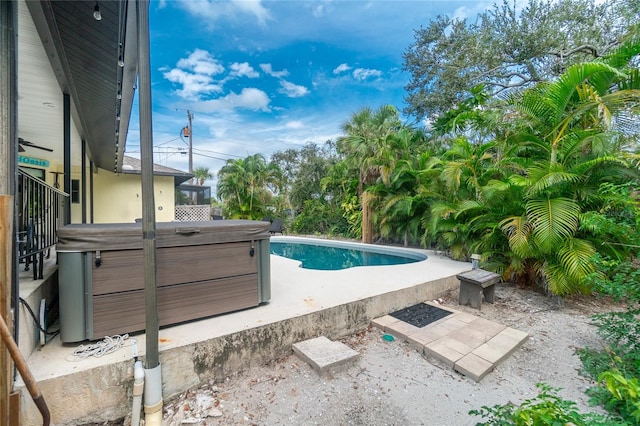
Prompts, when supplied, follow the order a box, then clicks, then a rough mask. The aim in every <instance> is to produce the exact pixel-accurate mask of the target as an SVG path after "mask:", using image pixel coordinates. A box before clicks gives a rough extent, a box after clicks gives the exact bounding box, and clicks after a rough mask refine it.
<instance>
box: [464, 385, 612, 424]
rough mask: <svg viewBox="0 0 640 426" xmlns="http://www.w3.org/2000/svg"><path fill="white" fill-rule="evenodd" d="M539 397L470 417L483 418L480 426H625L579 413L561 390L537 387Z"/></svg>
mask: <svg viewBox="0 0 640 426" xmlns="http://www.w3.org/2000/svg"><path fill="white" fill-rule="evenodd" d="M536 387H537V388H538V392H539V393H538V395H537V396H536V397H534V398H531V399H527V400H525V401H524V402H523V403H522V404H520V405H519V406H517V405H515V404H512V403H508V404H504V405H494V406H493V407H487V406H483V407H482V408H481V409H480V410H471V411H469V414H471V415H474V416H481V417H482V418H483V419H484V421H483V422H479V423H476V425H478V426H485V425H486V426H510V425H514V426H547V425H549V426H556V425H557V426H565V425H574V426H590V425H622V424H624V423H618V422H616V421H615V420H612V419H609V418H606V417H604V416H601V415H598V414H594V413H586V414H583V413H580V412H579V411H578V410H577V405H576V403H575V402H573V401H569V400H566V399H563V398H561V397H560V396H558V391H559V390H560V389H558V388H553V387H551V386H549V385H547V384H544V383H538V384H537V385H536Z"/></svg>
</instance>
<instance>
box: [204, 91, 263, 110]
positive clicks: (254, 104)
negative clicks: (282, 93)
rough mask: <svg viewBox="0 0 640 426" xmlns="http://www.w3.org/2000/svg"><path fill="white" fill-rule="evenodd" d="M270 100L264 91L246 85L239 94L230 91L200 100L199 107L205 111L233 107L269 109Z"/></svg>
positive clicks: (230, 108) (233, 108) (231, 108)
mask: <svg viewBox="0 0 640 426" xmlns="http://www.w3.org/2000/svg"><path fill="white" fill-rule="evenodd" d="M270 102H271V101H270V100H269V97H268V96H267V94H266V93H265V92H263V91H262V90H260V89H256V88H254V87H248V88H244V89H242V91H241V92H240V94H237V93H234V92H231V93H229V94H228V95H226V96H224V97H221V98H218V99H212V100H210V101H205V102H202V103H201V104H200V106H199V108H201V109H203V111H206V112H214V111H232V110H235V109H249V110H252V111H269V103H270Z"/></svg>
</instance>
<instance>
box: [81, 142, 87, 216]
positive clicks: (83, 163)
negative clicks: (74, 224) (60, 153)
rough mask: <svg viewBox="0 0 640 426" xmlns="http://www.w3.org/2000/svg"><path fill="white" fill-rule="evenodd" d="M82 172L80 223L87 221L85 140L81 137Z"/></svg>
mask: <svg viewBox="0 0 640 426" xmlns="http://www.w3.org/2000/svg"><path fill="white" fill-rule="evenodd" d="M81 151H82V154H81V155H82V166H81V168H82V172H81V179H82V180H81V182H80V185H81V186H82V192H81V194H82V195H81V197H82V201H81V204H82V223H87V141H85V140H84V139H82V148H81Z"/></svg>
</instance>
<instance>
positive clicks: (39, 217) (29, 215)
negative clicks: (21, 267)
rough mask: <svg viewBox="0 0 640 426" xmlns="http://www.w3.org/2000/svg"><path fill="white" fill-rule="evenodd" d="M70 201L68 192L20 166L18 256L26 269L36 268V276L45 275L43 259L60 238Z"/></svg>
mask: <svg viewBox="0 0 640 426" xmlns="http://www.w3.org/2000/svg"><path fill="white" fill-rule="evenodd" d="M68 202H69V195H68V194H66V193H64V192H62V191H60V190H59V189H56V188H54V187H52V186H49V185H47V184H46V183H45V182H44V181H42V180H40V179H37V178H34V177H33V176H30V175H29V174H27V173H25V172H23V171H22V170H18V197H17V203H18V218H17V227H18V229H17V232H16V234H17V239H18V241H17V244H18V256H19V259H20V263H24V264H25V271H28V270H29V267H30V266H31V267H32V268H33V279H34V280H36V279H42V278H43V269H44V259H45V257H47V258H48V256H49V254H50V253H51V246H53V245H55V244H56V242H57V241H58V228H59V227H60V226H62V225H63V223H62V220H63V217H64V207H65V203H68ZM45 252H46V255H45Z"/></svg>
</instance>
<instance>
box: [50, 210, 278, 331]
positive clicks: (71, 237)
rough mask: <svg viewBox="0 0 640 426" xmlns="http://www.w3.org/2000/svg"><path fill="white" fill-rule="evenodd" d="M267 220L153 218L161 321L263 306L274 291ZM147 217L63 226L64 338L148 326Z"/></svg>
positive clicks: (60, 257) (61, 289) (60, 246)
mask: <svg viewBox="0 0 640 426" xmlns="http://www.w3.org/2000/svg"><path fill="white" fill-rule="evenodd" d="M269 235H270V234H269V223H267V222H258V221H249V220H222V221H207V222H166V223H157V224H156V247H157V251H156V263H157V272H156V282H157V288H158V289H157V297H158V316H159V321H160V326H166V325H170V324H176V323H180V322H184V321H190V320H195V319H199V318H204V317H209V316H213V315H218V314H223V313H227V312H232V311H237V310H240V309H245V308H251V307H255V306H258V305H259V304H261V303H263V302H267V301H268V300H269V299H270V298H271V278H270V275H271V274H270V266H269ZM142 245H143V239H142V224H141V223H131V224H129V223H127V224H120V223H118V224H82V225H79V224H78V225H76V224H74V225H67V226H64V227H63V228H61V229H60V230H58V244H57V245H56V251H57V253H58V263H59V267H58V277H59V294H60V338H61V340H62V341H63V342H78V341H82V340H86V339H90V340H97V339H102V338H103V337H104V336H107V335H113V334H122V333H133V332H137V331H142V330H144V328H145V303H144V302H145V300H144V256H143V250H142Z"/></svg>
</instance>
